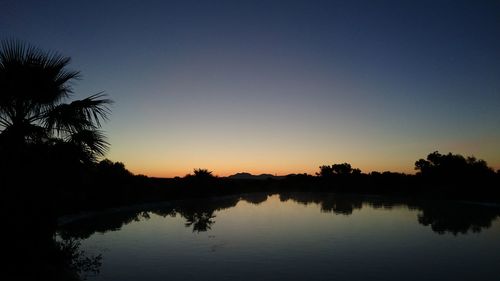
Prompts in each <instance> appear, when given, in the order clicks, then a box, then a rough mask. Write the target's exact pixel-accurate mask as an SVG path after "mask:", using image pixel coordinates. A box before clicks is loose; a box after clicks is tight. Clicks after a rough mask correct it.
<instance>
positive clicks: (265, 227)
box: [59, 193, 500, 281]
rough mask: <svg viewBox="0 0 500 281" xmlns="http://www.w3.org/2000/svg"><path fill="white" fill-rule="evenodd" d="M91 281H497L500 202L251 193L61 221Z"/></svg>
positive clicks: (62, 235)
mask: <svg viewBox="0 0 500 281" xmlns="http://www.w3.org/2000/svg"><path fill="white" fill-rule="evenodd" d="M59 237H60V238H61V239H68V238H77V239H81V248H82V249H83V250H85V252H86V253H87V254H89V255H98V254H100V255H102V265H101V267H100V272H99V273H98V274H89V275H87V276H86V277H87V278H88V280H110V281H115V280H116V281H118V280H119V281H126V280H499V278H500V208H499V207H498V206H495V205H488V204H473V203H470V202H458V201H442V200H441V201H440V200H416V199H411V200H410V199H402V198H384V197H374V196H360V195H336V194H331V193H281V194H261V193H259V194H247V195H241V196H230V197H223V198H211V199H196V200H185V201H174V202H169V203H163V204H154V205H150V206H147V207H141V208H135V209H129V210H122V211H112V212H104V213H102V214H99V215H95V216H90V217H87V218H84V219H80V220H77V221H74V222H72V223H68V224H65V225H64V226H62V227H61V229H60V231H59Z"/></svg>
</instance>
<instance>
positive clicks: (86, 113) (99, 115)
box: [44, 94, 112, 134]
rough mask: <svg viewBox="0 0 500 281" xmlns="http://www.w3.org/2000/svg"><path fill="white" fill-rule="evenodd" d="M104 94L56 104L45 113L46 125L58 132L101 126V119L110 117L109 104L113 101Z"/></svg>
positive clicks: (70, 131) (72, 131) (73, 131)
mask: <svg viewBox="0 0 500 281" xmlns="http://www.w3.org/2000/svg"><path fill="white" fill-rule="evenodd" d="M104 96H105V95H103V94H96V95H92V96H90V97H88V98H85V99H83V100H77V101H73V102H71V103H69V104H59V105H57V106H54V107H53V108H51V109H50V110H47V112H46V113H45V116H44V122H45V126H46V127H47V128H48V129H49V130H55V131H56V132H57V133H58V134H61V133H75V132H78V131H81V130H84V129H96V128H99V127H101V121H102V120H107V119H108V114H109V112H110V110H109V107H108V104H110V103H111V102H112V101H111V100H109V99H104V98H103V97H104Z"/></svg>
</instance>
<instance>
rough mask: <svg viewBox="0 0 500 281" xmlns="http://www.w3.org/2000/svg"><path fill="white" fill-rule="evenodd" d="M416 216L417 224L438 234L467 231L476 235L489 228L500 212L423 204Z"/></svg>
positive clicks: (473, 206) (452, 205) (459, 204)
mask: <svg viewBox="0 0 500 281" xmlns="http://www.w3.org/2000/svg"><path fill="white" fill-rule="evenodd" d="M420 210H421V213H420V214H419V215H418V222H419V223H420V224H423V225H425V226H430V227H431V229H432V230H433V231H434V232H436V233H439V234H444V233H447V232H449V233H453V234H454V235H457V234H459V233H462V234H466V233H468V232H469V231H471V232H474V233H478V232H481V230H483V229H486V228H489V227H491V223H492V221H493V220H494V219H496V218H497V217H498V216H499V215H500V212H499V210H498V208H492V207H488V206H481V205H473V204H466V203H456V202H447V203H439V204H429V203H426V204H423V205H422V206H421V208H420Z"/></svg>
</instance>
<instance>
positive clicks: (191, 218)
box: [182, 212, 215, 232]
mask: <svg viewBox="0 0 500 281" xmlns="http://www.w3.org/2000/svg"><path fill="white" fill-rule="evenodd" d="M182 216H183V217H184V218H185V219H186V223H185V224H184V225H185V226H186V227H190V226H193V232H203V231H207V230H209V229H212V225H213V224H214V223H215V220H213V218H215V215H214V214H213V213H212V212H195V213H184V214H182Z"/></svg>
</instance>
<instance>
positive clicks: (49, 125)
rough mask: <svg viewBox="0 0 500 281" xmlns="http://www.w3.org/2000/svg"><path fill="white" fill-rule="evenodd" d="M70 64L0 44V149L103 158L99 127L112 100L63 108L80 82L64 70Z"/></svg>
mask: <svg viewBox="0 0 500 281" xmlns="http://www.w3.org/2000/svg"><path fill="white" fill-rule="evenodd" d="M70 60H71V59H70V58H69V57H64V56H62V55H60V54H58V53H55V52H46V51H43V50H41V49H39V48H37V47H34V46H32V45H29V44H27V43H24V42H21V41H13V40H10V41H4V42H2V43H1V45H0V147H4V149H12V148H21V149H24V148H26V147H27V146H29V145H32V144H43V145H48V146H49V147H53V146H58V145H59V146H61V145H64V146H66V148H67V147H71V149H72V150H73V151H78V153H79V154H80V155H79V157H80V158H82V159H80V161H84V160H86V161H95V160H96V159H97V158H98V157H100V156H103V155H104V153H105V152H106V150H107V148H108V145H109V144H108V142H107V141H106V139H105V136H104V134H103V132H102V131H100V128H101V123H102V121H104V120H107V116H108V114H109V112H110V111H109V107H108V106H109V104H111V103H112V101H111V100H109V99H107V98H106V97H105V95H104V94H102V93H98V94H94V95H91V96H89V97H87V98H85V99H82V100H75V101H72V102H70V103H64V102H65V101H66V100H67V99H68V98H69V97H70V95H71V94H72V93H73V90H72V87H71V85H72V83H73V82H74V81H75V80H77V79H78V78H79V77H80V73H79V72H78V71H71V70H68V69H67V66H68V64H69V63H70Z"/></svg>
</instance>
